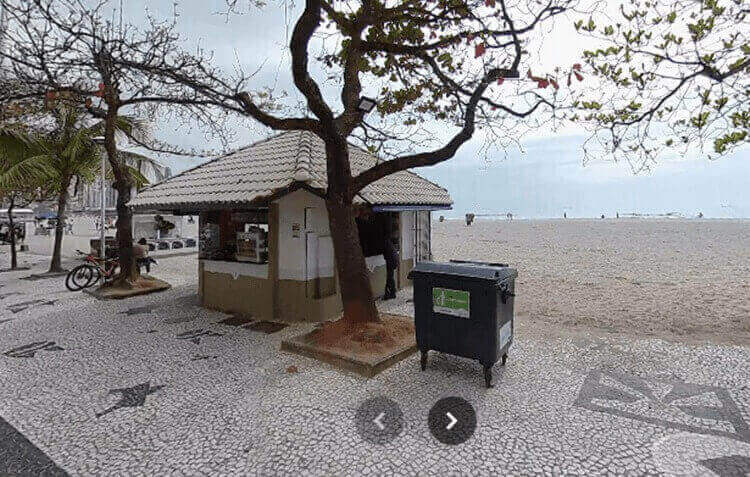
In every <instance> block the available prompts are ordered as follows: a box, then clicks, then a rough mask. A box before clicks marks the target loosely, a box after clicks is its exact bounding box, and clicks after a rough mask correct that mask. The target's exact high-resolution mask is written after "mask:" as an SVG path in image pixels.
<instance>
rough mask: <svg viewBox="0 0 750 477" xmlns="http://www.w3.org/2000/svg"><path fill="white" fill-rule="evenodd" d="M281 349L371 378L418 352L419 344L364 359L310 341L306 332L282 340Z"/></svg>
mask: <svg viewBox="0 0 750 477" xmlns="http://www.w3.org/2000/svg"><path fill="white" fill-rule="evenodd" d="M281 350H282V351H288V352H290V353H295V354H299V355H302V356H306V357H308V358H313V359H317V360H318V361H323V362H324V363H328V364H330V365H331V366H333V367H335V368H339V369H343V370H346V371H351V372H353V373H356V374H359V375H360V376H364V377H366V378H371V377H373V376H375V375H377V374H379V373H380V372H382V371H384V370H386V369H388V368H390V367H391V366H393V365H394V364H396V363H398V362H399V361H401V360H403V359H405V358H407V357H409V356H411V355H412V354H414V353H416V352H417V344H416V343H413V344H411V345H408V346H404V347H401V348H397V349H392V350H388V351H387V352H385V353H384V354H383V355H381V356H376V357H373V358H370V359H364V358H362V357H361V356H357V355H355V354H353V353H347V352H345V351H341V350H331V349H329V348H324V347H321V346H319V345H317V344H314V343H310V340H309V335H308V334H304V335H299V336H295V337H294V338H290V339H288V340H284V341H282V342H281Z"/></svg>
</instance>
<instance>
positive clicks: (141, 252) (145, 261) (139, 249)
mask: <svg viewBox="0 0 750 477" xmlns="http://www.w3.org/2000/svg"><path fill="white" fill-rule="evenodd" d="M133 257H134V258H135V263H137V264H138V268H139V269H140V268H141V266H144V265H145V266H146V273H151V263H156V261H155V260H153V259H152V258H151V257H149V256H148V245H147V242H146V239H145V238H143V237H141V239H140V240H138V243H136V244H135V245H133Z"/></svg>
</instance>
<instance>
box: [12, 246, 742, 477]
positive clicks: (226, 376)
mask: <svg viewBox="0 0 750 477" xmlns="http://www.w3.org/2000/svg"><path fill="white" fill-rule="evenodd" d="M44 265H45V264H44V263H39V264H37V265H34V269H33V270H32V271H33V272H38V271H43V267H44ZM159 265H160V266H159V268H158V270H157V275H158V276H159V277H160V278H164V279H166V280H167V281H169V282H170V283H172V285H173V286H174V287H173V288H172V289H171V290H169V291H167V292H164V293H159V294H154V295H148V296H143V297H137V298H133V299H129V300H124V301H98V300H96V299H94V298H92V297H90V296H88V295H84V294H81V293H71V292H68V291H67V290H66V289H65V287H64V284H63V278H57V279H49V280H38V281H35V282H33V283H32V282H28V281H24V280H19V278H20V277H22V276H25V275H28V274H29V273H30V272H29V271H25V272H16V273H4V274H2V276H0V292H1V293H2V299H0V475H65V474H68V475H262V476H268V475H415V474H421V475H440V476H443V475H540V474H545V475H563V474H565V475H695V476H698V475H720V476H736V475H747V474H748V473H750V429H749V427H748V425H749V423H750V348H747V347H737V346H735V347H732V346H717V345H710V344H705V345H682V344H676V343H668V342H665V341H662V340H658V339H643V340H640V339H634V338H623V337H618V336H615V335H611V334H610V335H603V334H598V333H594V332H582V331H580V330H579V331H570V330H555V329H544V328H543V327H540V326H538V325H530V324H527V323H525V322H524V321H523V319H519V320H518V321H517V323H516V336H515V341H514V344H513V346H512V348H511V353H510V358H509V360H508V364H507V366H506V367H505V368H503V367H500V366H499V365H497V366H496V367H495V380H494V383H495V387H494V388H491V389H486V388H485V387H484V383H483V379H482V373H481V367H480V365H479V364H478V363H476V362H471V361H469V360H464V359H461V358H455V357H451V356H446V355H441V354H438V353H431V354H430V358H429V359H430V363H429V366H428V367H427V370H426V371H424V372H421V371H420V366H419V357H418V355H414V356H412V357H410V358H408V359H406V360H404V361H402V362H401V363H399V364H398V365H396V366H394V367H393V368H391V369H389V370H387V371H385V372H383V373H382V374H380V375H378V376H377V377H375V378H372V379H364V378H361V377H358V376H355V375H352V374H347V373H344V372H341V371H338V370H334V369H333V368H331V367H329V366H327V365H325V364H321V363H319V362H317V361H315V360H312V359H307V358H303V357H300V356H296V355H292V354H287V353H283V352H281V351H279V347H280V342H281V340H282V339H283V338H286V337H290V336H294V335H296V334H299V333H302V332H305V331H307V330H309V329H310V325H294V326H290V327H287V328H285V329H283V330H281V331H278V332H276V333H271V334H265V333H261V332H257V331H253V330H251V329H248V328H244V327H240V326H229V325H226V324H221V323H218V322H219V321H221V320H225V319H227V318H228V315H225V314H222V313H218V312H214V311H209V310H206V309H202V308H200V307H199V306H198V305H197V300H196V299H195V294H196V288H197V286H196V282H197V278H196V276H195V272H194V271H195V270H196V269H197V264H196V262H195V258H194V257H175V258H168V259H163V260H160V262H159ZM37 268H38V269H39V270H36V269H37ZM410 292H411V291H410V290H404V291H402V292H401V293H400V294H399V297H398V299H397V300H394V301H391V302H388V303H384V304H380V306H381V308H382V309H383V310H387V311H391V312H399V313H406V314H409V313H412V312H413V311H412V307H411V303H410V301H409V298H410V296H409V295H410ZM290 366H296V367H297V369H298V371H297V372H293V373H290V372H287V368H289V367H290ZM375 396H385V397H387V398H388V399H390V400H392V401H394V402H395V403H397V404H398V405H399V406H400V410H401V412H402V413H403V430H402V431H401V433H400V434H399V435H398V436H397V437H395V438H394V439H392V440H390V441H389V442H387V443H385V444H383V445H375V444H372V443H369V442H367V441H366V440H365V439H363V438H362V437H361V436H360V435H359V434H358V432H357V426H356V424H355V422H354V416H355V414H356V411H357V409H358V407H359V405H360V404H361V403H363V402H364V401H366V400H367V399H369V398H372V397H375ZM449 396H457V397H461V398H464V399H466V400H467V401H469V402H470V403H471V404H472V405H473V407H474V409H475V410H476V418H477V428H476V431H475V432H474V434H473V436H472V437H471V438H470V439H469V440H468V441H467V442H465V443H463V444H460V445H456V446H448V445H445V444H441V443H440V442H438V441H437V440H436V439H435V438H434V437H433V436H432V435H431V433H430V431H429V429H428V424H427V415H428V412H429V410H430V408H431V407H432V406H433V405H434V404H435V403H436V402H437V401H438V400H439V399H441V398H444V397H449Z"/></svg>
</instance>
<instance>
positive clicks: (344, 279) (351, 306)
mask: <svg viewBox="0 0 750 477" xmlns="http://www.w3.org/2000/svg"><path fill="white" fill-rule="evenodd" d="M326 155H327V160H328V197H327V199H326V208H327V209H328V223H329V226H330V229H331V238H332V239H333V253H334V257H335V259H336V270H337V271H338V280H339V286H340V289H341V301H342V302H343V305H344V317H343V318H342V320H343V321H346V322H349V323H352V324H356V323H366V322H374V321H380V319H379V317H378V309H377V307H376V306H375V298H374V296H373V293H372V287H371V285H370V276H369V273H368V271H367V264H366V263H365V256H364V253H363V252H362V245H361V244H360V242H359V230H358V229H357V223H356V222H355V220H354V206H353V204H352V198H351V196H350V194H349V187H350V184H351V172H350V169H349V151H348V146H347V144H346V140H336V141H331V142H330V144H329V143H328V142H327V143H326Z"/></svg>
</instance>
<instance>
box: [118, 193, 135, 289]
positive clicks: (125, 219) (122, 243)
mask: <svg viewBox="0 0 750 477" xmlns="http://www.w3.org/2000/svg"><path fill="white" fill-rule="evenodd" d="M114 186H115V189H116V190H117V223H116V227H117V232H116V237H117V249H118V250H119V258H120V276H119V277H118V278H117V280H116V285H118V286H125V287H129V286H131V285H132V284H133V283H135V282H137V281H138V279H139V278H140V276H141V274H140V271H139V269H138V265H137V263H136V260H135V256H134V254H133V212H132V211H131V210H130V207H128V205H127V204H128V202H129V201H130V184H129V182H127V181H123V180H115V184H114Z"/></svg>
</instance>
